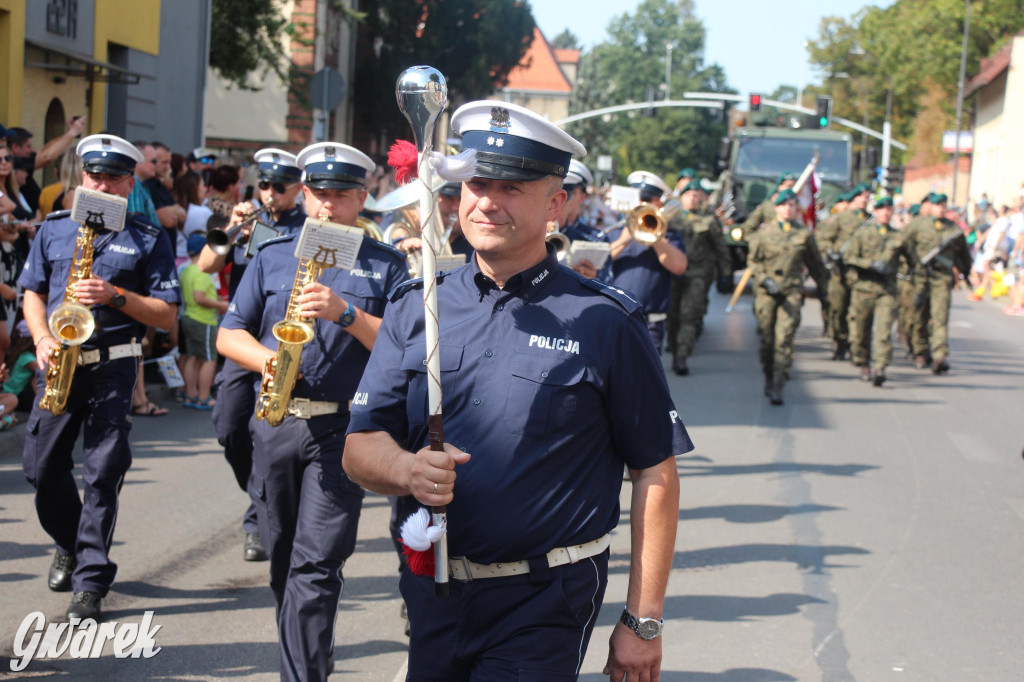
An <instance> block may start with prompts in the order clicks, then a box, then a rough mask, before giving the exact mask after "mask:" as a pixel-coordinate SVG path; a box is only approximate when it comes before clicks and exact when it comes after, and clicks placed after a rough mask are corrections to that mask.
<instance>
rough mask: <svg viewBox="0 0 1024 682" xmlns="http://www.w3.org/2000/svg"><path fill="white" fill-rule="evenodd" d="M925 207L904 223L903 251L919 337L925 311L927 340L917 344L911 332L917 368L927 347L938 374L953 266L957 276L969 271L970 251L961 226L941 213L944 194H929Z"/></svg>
mask: <svg viewBox="0 0 1024 682" xmlns="http://www.w3.org/2000/svg"><path fill="white" fill-rule="evenodd" d="M925 210H926V208H925V206H922V207H921V215H919V216H918V217H917V218H915V219H914V220H913V221H911V223H910V224H909V225H907V227H906V230H905V232H906V234H905V235H904V239H905V243H906V248H907V251H908V253H909V254H910V258H911V261H912V262H913V263H914V307H915V322H914V324H915V325H920V326H919V327H918V329H919V330H920V332H921V334H920V335H921V336H922V337H923V336H924V334H923V331H924V316H925V315H927V320H928V322H927V329H928V335H927V338H928V343H927V345H919V343H920V342H919V339H918V338H917V336H916V335H915V340H914V341H915V345H916V347H915V348H914V353H915V354H916V355H917V366H918V368H920V369H924V368H926V367H927V366H928V362H927V355H926V353H927V352H928V351H929V350H930V351H931V354H932V363H931V364H932V373H934V374H942V373H943V372H945V371H947V370H948V369H949V363H947V362H946V358H947V357H948V356H949V330H948V327H949V306H950V295H951V291H952V289H953V284H954V283H955V281H956V280H955V275H954V271H953V268H954V267H955V268H956V269H957V270H958V271H959V273H960V275H959V276H960V277H961V278H962V277H964V276H965V274H966V273H968V272H970V271H971V253H970V250H969V249H968V248H967V239H966V237H965V236H964V233H963V230H961V229H960V227H959V226H958V225H957V224H956V223H954V222H953V221H951V220H949V219H947V218H946V217H945V212H946V195H945V194H931V195H929V197H928V204H927V212H928V213H927V214H926V213H925ZM947 238H949V239H950V240H951V241H950V242H949V243H947V244H946V245H945V247H944V248H942V249H941V250H940V251H939V254H938V256H936V257H935V258H933V259H932V260H931V261H930V262H927V263H926V262H925V259H926V258H927V256H928V255H929V251H932V250H933V249H935V248H936V247H938V246H940V245H941V244H942V242H943V241H944V240H946V239H947Z"/></svg>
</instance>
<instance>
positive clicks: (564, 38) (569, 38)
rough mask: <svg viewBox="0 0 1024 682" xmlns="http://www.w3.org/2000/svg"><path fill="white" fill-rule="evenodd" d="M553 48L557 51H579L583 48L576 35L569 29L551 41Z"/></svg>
mask: <svg viewBox="0 0 1024 682" xmlns="http://www.w3.org/2000/svg"><path fill="white" fill-rule="evenodd" d="M551 47H553V48H555V49H556V50H579V49H580V48H581V47H582V46H581V45H580V39H579V38H578V37H576V34H575V33H573V32H572V31H570V30H569V29H565V30H563V31H562V32H561V33H559V34H558V35H557V36H555V37H554V39H553V40H552V41H551Z"/></svg>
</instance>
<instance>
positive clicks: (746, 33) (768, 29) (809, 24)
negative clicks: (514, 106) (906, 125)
mask: <svg viewBox="0 0 1024 682" xmlns="http://www.w3.org/2000/svg"><path fill="white" fill-rule="evenodd" d="M639 4H640V0H531V3H530V5H531V7H532V8H533V16H534V18H535V19H536V20H537V25H538V26H540V29H541V31H543V33H544V35H545V37H547V39H548V40H551V39H552V38H554V37H555V36H556V35H558V34H559V33H561V32H562V31H563V30H564V29H566V28H568V29H569V30H571V31H572V32H573V33H574V34H576V36H577V37H578V38H579V39H580V43H582V45H583V46H584V49H587V48H590V47H592V46H594V45H596V44H598V43H601V42H604V41H605V40H606V39H607V38H608V33H607V30H606V29H607V27H608V23H609V22H610V21H611V20H612V18H613V17H617V16H621V15H622V14H632V13H633V12H635V11H636V8H637V6H638V5H639ZM890 4H892V1H891V0H876V1H875V2H866V1H865V0H817V1H813V0H787V1H786V2H783V3H775V2H766V1H765V0H695V2H694V5H695V9H696V14H697V16H698V18H700V20H701V21H702V22H703V24H704V28H705V30H706V32H707V36H706V47H705V50H704V62H705V64H713V63H718V64H719V65H721V66H722V67H723V68H724V69H725V75H726V78H727V81H728V83H729V85H730V86H732V87H733V88H735V89H736V90H737V91H738V92H740V93H743V94H745V93H750V92H760V93H764V94H766V95H767V94H769V93H771V92H773V91H774V90H775V88H776V87H778V86H779V85H793V86H796V87H798V88H799V87H800V86H801V85H805V86H806V85H809V84H811V83H816V82H820V81H821V78H820V75H819V74H817V73H815V72H814V71H813V70H812V68H811V64H810V62H809V61H808V58H807V50H806V49H805V48H804V47H803V42H804V41H805V40H808V39H811V38H815V37H817V35H818V25H819V23H820V22H821V18H822V17H823V16H839V17H844V18H849V17H851V16H853V14H855V13H856V12H857V11H858V10H860V9H861V8H863V7H865V6H869V5H876V6H881V7H887V6H889V5H890ZM801 81H802V82H801Z"/></svg>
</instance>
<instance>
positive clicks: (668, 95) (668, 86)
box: [665, 43, 672, 102]
mask: <svg viewBox="0 0 1024 682" xmlns="http://www.w3.org/2000/svg"><path fill="white" fill-rule="evenodd" d="M671 99H672V43H666V44H665V101H666V102H668V101H670V100H671Z"/></svg>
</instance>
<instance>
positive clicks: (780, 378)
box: [749, 221, 828, 402]
mask: <svg viewBox="0 0 1024 682" xmlns="http://www.w3.org/2000/svg"><path fill="white" fill-rule="evenodd" d="M749 264H750V267H751V269H752V271H753V272H752V276H753V278H754V282H755V288H754V291H755V294H754V316H755V317H756V318H757V333H758V335H759V336H760V337H761V349H760V356H761V367H762V369H763V370H764V374H765V393H768V392H769V390H771V391H778V392H779V393H780V395H781V391H782V386H783V385H785V383H786V379H787V378H788V373H787V371H786V370H788V369H789V367H790V365H792V364H793V338H794V336H795V335H796V330H797V327H799V326H800V307H801V306H802V305H803V302H804V274H803V269H804V267H806V268H807V270H808V271H809V272H810V274H811V277H812V278H814V281H815V282H817V284H818V290H819V291H820V292H822V293H824V292H826V291H827V287H828V280H827V273H826V271H825V266H824V264H823V263H822V260H821V252H819V251H818V245H817V243H816V242H815V240H814V236H813V235H812V234H811V233H810V231H809V230H807V228H805V227H804V226H803V225H801V224H800V223H796V222H794V223H791V224H790V223H784V224H780V223H779V222H778V221H773V222H771V223H769V224H766V225H765V226H764V227H762V228H761V229H760V230H758V231H757V233H756V234H755V236H754V238H753V240H752V241H751V243H750V256H749ZM766 278H771V279H772V280H774V281H775V283H776V284H777V285H778V287H779V289H780V290H781V293H780V294H779V295H778V296H771V295H770V294H768V293H767V292H766V291H765V290H764V288H763V287H762V284H763V283H764V281H765V279H766ZM773 402H774V399H773ZM780 402H781V401H780Z"/></svg>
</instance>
